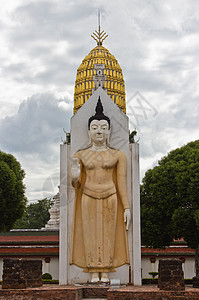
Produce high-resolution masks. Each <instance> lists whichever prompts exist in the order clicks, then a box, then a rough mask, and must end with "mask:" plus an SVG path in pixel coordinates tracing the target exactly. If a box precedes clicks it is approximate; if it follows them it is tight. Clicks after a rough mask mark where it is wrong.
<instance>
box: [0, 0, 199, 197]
mask: <svg viewBox="0 0 199 300" xmlns="http://www.w3.org/2000/svg"><path fill="white" fill-rule="evenodd" d="M98 9H100V10H101V26H102V29H104V30H105V31H106V32H107V33H108V35H109V37H108V38H107V39H106V41H105V42H104V46H105V47H106V48H108V49H109V51H110V52H111V53H112V54H113V55H114V56H115V57H116V58H117V60H118V62H119V64H120V66H121V68H122V70H123V74H124V79H125V83H126V96H127V114H128V115H129V117H130V127H131V129H132V130H133V129H134V128H136V129H137V131H138V138H139V143H140V151H141V175H142V176H143V175H144V172H145V171H146V170H147V169H148V168H151V167H153V166H154V165H155V164H157V161H158V160H159V159H160V158H161V157H162V156H164V155H166V154H167V153H168V152H169V151H170V150H172V149H175V148H177V147H180V146H182V145H184V144H186V143H188V142H190V141H194V140H196V139H198V115H199V109H198V107H199V105H198V97H199V1H198V0H175V1H173V0H167V1H164V0H142V1H140V0H109V1H107V0H100V1H98V0H96V1H91V0H73V1H72V0H71V1H70V0H44V1H42V0H14V1H13V0H1V9H0V41H1V42H0V149H1V150H2V151H5V152H7V153H12V154H13V155H14V156H15V157H16V158H17V159H18V160H19V161H20V162H21V165H22V167H23V169H24V170H25V171H26V179H25V184H26V187H27V190H26V193H27V197H28V199H29V201H35V200H37V199H42V198H44V197H50V196H52V195H54V194H56V193H57V191H58V189H57V185H58V183H59V144H60V143H61V137H62V138H64V132H63V128H65V130H67V131H69V130H70V127H69V124H70V121H69V120H70V117H71V116H72V108H73V91H74V82H75V77H76V70H77V68H78V66H79V65H80V63H81V61H82V59H83V58H84V57H85V56H86V55H87V54H88V53H89V51H90V50H91V49H92V48H94V47H95V41H93V40H92V38H91V37H90V35H91V34H92V32H93V31H94V30H95V29H97V11H98Z"/></svg>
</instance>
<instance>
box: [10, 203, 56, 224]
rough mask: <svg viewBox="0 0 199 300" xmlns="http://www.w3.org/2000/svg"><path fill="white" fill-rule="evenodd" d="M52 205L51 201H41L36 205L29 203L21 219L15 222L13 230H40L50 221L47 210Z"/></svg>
mask: <svg viewBox="0 0 199 300" xmlns="http://www.w3.org/2000/svg"><path fill="white" fill-rule="evenodd" d="M52 204H53V200H51V199H47V198H45V199H42V200H39V201H38V202H36V203H31V204H29V205H28V206H27V207H26V210H25V212H24V214H23V216H22V218H21V219H19V220H17V222H16V224H15V227H14V228H15V229H40V228H42V227H45V224H46V223H47V222H48V220H49V219H50V214H49V209H50V207H51V206H52Z"/></svg>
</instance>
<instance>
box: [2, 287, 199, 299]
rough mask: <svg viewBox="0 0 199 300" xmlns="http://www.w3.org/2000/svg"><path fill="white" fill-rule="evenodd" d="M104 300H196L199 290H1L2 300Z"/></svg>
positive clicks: (150, 288)
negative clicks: (93, 299)
mask: <svg viewBox="0 0 199 300" xmlns="http://www.w3.org/2000/svg"><path fill="white" fill-rule="evenodd" d="M85 298H87V299H89V298H90V299H92V298H95V299H96V298H98V299H104V298H107V300H118V299H119V300H122V299H126V300H127V299H128V300H129V299H136V300H151V299H153V300H162V299H164V300H167V299H168V300H169V299H172V300H175V299H176V300H179V299H180V300H185V299H186V300H187V299H189V300H196V299H199V289H194V288H190V287H187V288H186V289H185V291H160V290H159V289H158V288H157V286H154V285H153V286H150V285H146V286H141V287H140V286H139V287H136V286H126V287H121V288H120V289H117V290H116V289H111V288H110V287H103V286H97V285H96V286H89V285H88V286H87V285H84V286H58V285H47V284H46V285H44V286H42V287H40V288H27V289H21V290H18V289H16V290H14V289H12V290H3V289H1V288H0V299H1V300H16V299H20V300H23V299H24V300H27V299H28V300H35V299H37V300H43V299H53V300H61V299H64V300H67V299H68V300H73V299H74V300H81V299H85Z"/></svg>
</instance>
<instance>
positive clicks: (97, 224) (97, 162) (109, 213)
mask: <svg viewBox="0 0 199 300" xmlns="http://www.w3.org/2000/svg"><path fill="white" fill-rule="evenodd" d="M88 134H89V139H90V144H91V146H90V147H89V148H87V149H83V150H80V151H78V152H76V154H75V155H74V158H73V164H72V168H71V174H72V178H73V179H72V184H73V186H74V187H75V190H76V197H75V206H74V219H73V233H72V248H71V261H70V263H71V264H75V265H77V266H79V267H81V268H83V271H84V272H89V273H91V282H97V281H99V280H101V281H102V282H107V281H109V276H108V273H109V272H114V271H115V268H117V267H119V266H122V265H124V264H129V253H128V242H127V234H126V230H128V227H129V222H130V218H131V215H130V207H129V202H128V198H127V191H126V156H125V154H124V153H123V152H121V151H119V150H117V149H113V148H110V147H109V136H110V119H109V118H108V117H107V116H105V115H104V113H103V106H102V103H101V101H100V99H99V100H98V103H97V106H96V114H95V115H94V116H92V117H91V118H90V119H89V121H88Z"/></svg>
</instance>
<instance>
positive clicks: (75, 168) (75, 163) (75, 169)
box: [71, 158, 80, 181]
mask: <svg viewBox="0 0 199 300" xmlns="http://www.w3.org/2000/svg"><path fill="white" fill-rule="evenodd" d="M71 175H72V179H73V181H76V180H78V178H79V176H80V164H79V160H78V158H73V159H72V165H71Z"/></svg>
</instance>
